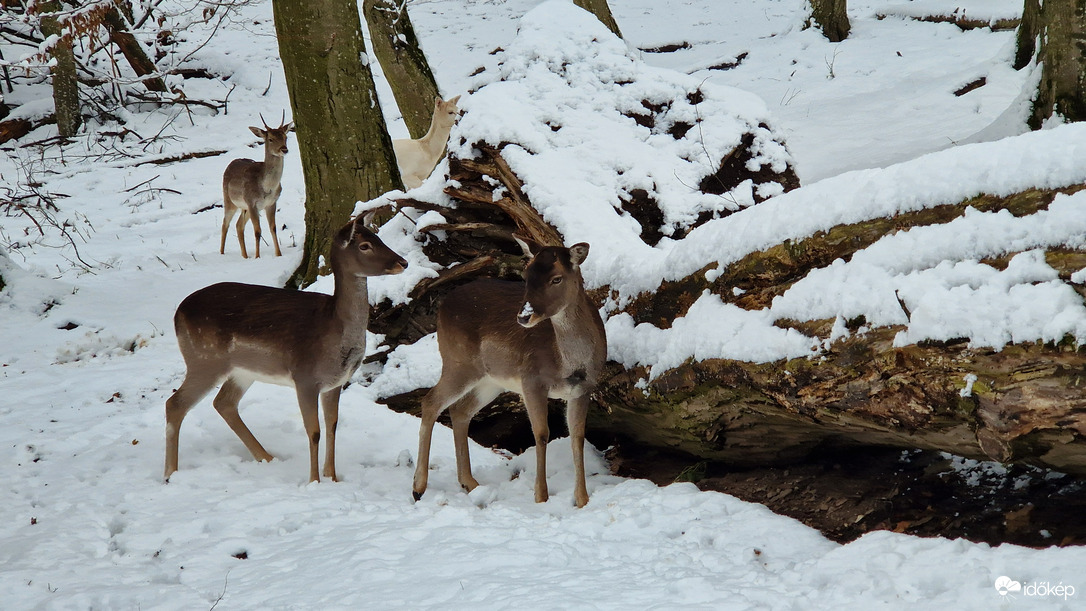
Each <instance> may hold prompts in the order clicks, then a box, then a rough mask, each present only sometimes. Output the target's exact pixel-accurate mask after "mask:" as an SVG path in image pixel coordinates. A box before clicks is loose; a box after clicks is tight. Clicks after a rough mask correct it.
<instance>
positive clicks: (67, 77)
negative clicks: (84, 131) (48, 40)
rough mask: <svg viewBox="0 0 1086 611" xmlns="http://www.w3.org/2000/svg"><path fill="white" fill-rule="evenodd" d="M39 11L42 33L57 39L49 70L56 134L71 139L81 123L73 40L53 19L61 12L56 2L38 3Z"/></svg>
mask: <svg viewBox="0 0 1086 611" xmlns="http://www.w3.org/2000/svg"><path fill="white" fill-rule="evenodd" d="M38 10H39V11H41V12H42V16H41V31H42V34H45V35H46V36H57V37H58V38H57V41H56V42H55V43H54V44H53V49H52V55H53V59H55V60H56V64H55V65H54V66H53V68H52V76H53V105H54V106H55V108H56V122H57V132H58V133H59V134H60V135H61V136H64V137H65V138H70V137H72V136H74V135H76V133H78V132H79V126H80V125H82V124H83V116H82V114H81V113H80V103H79V81H78V80H77V79H76V64H75V51H74V50H73V49H72V37H71V35H70V34H69V35H65V33H64V27H63V25H62V24H61V23H60V20H59V19H58V18H57V16H56V13H57V12H58V11H60V10H61V5H60V2H59V0H49V1H47V2H41V3H39V4H38Z"/></svg>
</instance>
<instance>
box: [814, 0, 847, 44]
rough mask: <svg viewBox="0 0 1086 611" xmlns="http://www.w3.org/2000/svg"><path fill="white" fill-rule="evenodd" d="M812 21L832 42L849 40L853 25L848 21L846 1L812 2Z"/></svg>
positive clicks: (824, 0)
mask: <svg viewBox="0 0 1086 611" xmlns="http://www.w3.org/2000/svg"><path fill="white" fill-rule="evenodd" d="M810 2H811V20H812V21H813V22H814V23H816V24H818V29H820V30H822V34H823V35H825V37H826V38H828V39H829V41H830V42H841V41H842V40H844V39H846V38H848V33H849V31H851V29H852V24H850V23H849V21H848V10H847V8H848V7H847V2H846V0H810Z"/></svg>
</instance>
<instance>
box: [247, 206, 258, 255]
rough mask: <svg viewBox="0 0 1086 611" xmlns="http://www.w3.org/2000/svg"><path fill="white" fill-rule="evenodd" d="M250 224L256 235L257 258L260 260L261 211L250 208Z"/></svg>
mask: <svg viewBox="0 0 1086 611" xmlns="http://www.w3.org/2000/svg"><path fill="white" fill-rule="evenodd" d="M249 222H250V223H252V224H253V233H254V234H256V258H257V259H259V258H260V210H259V209H258V208H253V207H252V206H250V207H249Z"/></svg>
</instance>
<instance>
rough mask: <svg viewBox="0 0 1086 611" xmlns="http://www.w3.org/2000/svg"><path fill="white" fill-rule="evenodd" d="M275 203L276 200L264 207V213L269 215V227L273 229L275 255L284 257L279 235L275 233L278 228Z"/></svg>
mask: <svg viewBox="0 0 1086 611" xmlns="http://www.w3.org/2000/svg"><path fill="white" fill-rule="evenodd" d="M275 204H276V202H272V203H271V204H269V205H268V207H267V208H265V209H264V214H266V215H267V216H268V229H271V234H272V239H271V241H272V246H274V247H275V256H277V257H282V256H283V253H282V252H281V251H280V250H279V236H278V235H277V234H276V233H275V232H276V229H277V228H276V226H275ZM257 256H260V255H257Z"/></svg>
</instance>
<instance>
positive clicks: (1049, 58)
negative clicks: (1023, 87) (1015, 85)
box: [1016, 0, 1086, 129]
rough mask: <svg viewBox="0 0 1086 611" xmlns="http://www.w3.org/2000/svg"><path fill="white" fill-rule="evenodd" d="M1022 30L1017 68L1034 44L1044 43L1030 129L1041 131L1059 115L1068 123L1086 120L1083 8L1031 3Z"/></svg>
mask: <svg viewBox="0 0 1086 611" xmlns="http://www.w3.org/2000/svg"><path fill="white" fill-rule="evenodd" d="M1038 9H1039V10H1038ZM1020 27H1021V28H1022V29H1021V30H1020V32H1019V38H1018V40H1019V53H1018V56H1017V57H1016V60H1017V61H1016V65H1017V64H1018V63H1020V60H1021V59H1022V56H1023V55H1024V54H1025V53H1026V52H1027V51H1029V50H1030V49H1029V45H1030V44H1032V41H1035V40H1039V41H1040V46H1039V47H1038V48H1037V51H1036V59H1037V61H1038V63H1039V64H1040V65H1041V81H1040V83H1039V84H1038V86H1037V96H1036V97H1035V98H1034V100H1033V110H1032V111H1031V113H1030V117H1029V126H1030V127H1031V128H1033V129H1039V128H1040V127H1041V125H1042V124H1043V123H1044V122H1045V121H1046V120H1048V119H1049V118H1051V117H1053V116H1056V115H1058V116H1060V117H1061V118H1062V119H1063V120H1065V121H1082V120H1086V48H1083V45H1082V40H1083V39H1086V13H1084V12H1083V10H1082V7H1081V5H1080V4H1079V3H1078V2H1075V1H1074V0H1045V2H1044V3H1043V4H1040V6H1037V5H1036V2H1035V0H1027V1H1026V4H1025V7H1024V10H1023V19H1022V25H1021V26H1020ZM1031 33H1035V34H1034V35H1032V36H1031V35H1030V34H1031ZM1021 63H1023V65H1025V63H1028V61H1027V62H1021Z"/></svg>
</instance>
